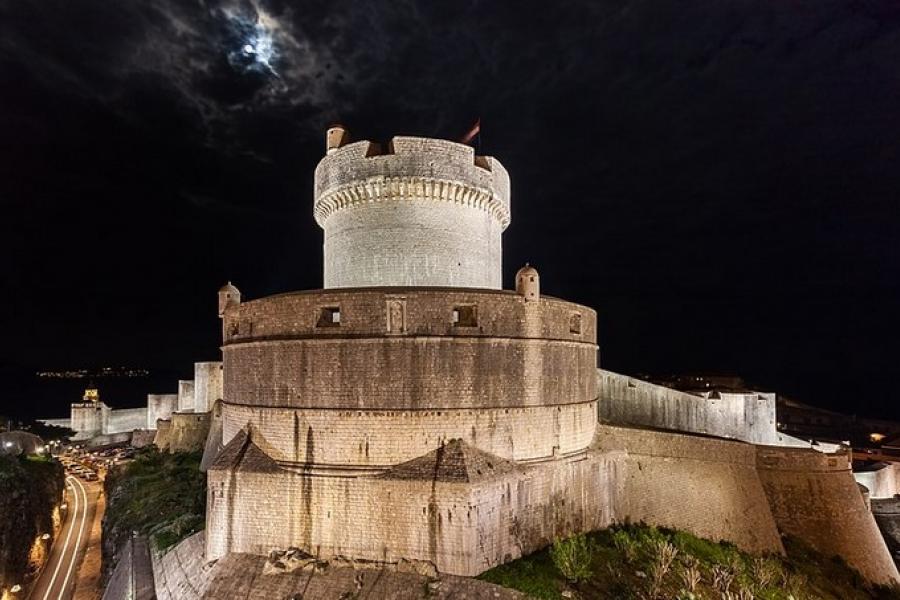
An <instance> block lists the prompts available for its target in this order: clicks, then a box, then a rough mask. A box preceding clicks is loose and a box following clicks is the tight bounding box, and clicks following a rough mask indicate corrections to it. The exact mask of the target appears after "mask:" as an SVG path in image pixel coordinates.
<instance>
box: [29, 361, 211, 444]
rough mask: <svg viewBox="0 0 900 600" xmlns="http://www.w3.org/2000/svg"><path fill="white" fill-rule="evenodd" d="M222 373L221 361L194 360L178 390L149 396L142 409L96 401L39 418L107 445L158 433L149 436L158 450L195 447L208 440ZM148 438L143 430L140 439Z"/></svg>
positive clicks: (81, 436)
mask: <svg viewBox="0 0 900 600" xmlns="http://www.w3.org/2000/svg"><path fill="white" fill-rule="evenodd" d="M222 373H223V370H222V363H221V362H218V361H216V362H198V363H194V379H192V380H182V381H179V382H178V393H177V394H147V406H146V407H141V408H124V409H111V408H110V407H109V406H107V405H106V404H105V403H103V402H100V401H97V402H76V403H73V404H72V406H71V416H70V418H68V419H42V420H41V422H43V423H45V424H49V425H58V426H61V427H71V428H72V429H73V430H74V431H75V432H76V435H75V438H74V439H76V440H81V441H85V440H95V441H96V442H97V443H99V442H104V443H110V442H108V441H107V440H113V439H115V440H117V441H121V439H120V438H121V434H125V433H131V432H133V431H138V430H141V431H156V434H155V435H154V437H153V440H154V443H156V444H157V446H159V447H160V448H165V449H172V451H176V450H199V449H202V448H203V447H204V445H205V443H206V437H207V433H208V431H209V424H210V418H209V411H210V410H211V408H212V406H214V405H215V403H216V401H218V400H220V399H221V398H222ZM182 409H183V410H182ZM179 415H180V416H179ZM173 419H174V421H175V422H174V426H173ZM170 435H173V436H174V438H172V439H170V438H169V436H170ZM110 436H118V437H110ZM147 437H148V434H142V435H141V436H140V440H141V442H143V440H145V439H146V438H147Z"/></svg>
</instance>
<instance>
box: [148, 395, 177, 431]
mask: <svg viewBox="0 0 900 600" xmlns="http://www.w3.org/2000/svg"><path fill="white" fill-rule="evenodd" d="M176 410H178V394H147V425H146V427H147V429H156V422H157V421H158V420H159V419H171V418H172V413H173V412H175V411H176Z"/></svg>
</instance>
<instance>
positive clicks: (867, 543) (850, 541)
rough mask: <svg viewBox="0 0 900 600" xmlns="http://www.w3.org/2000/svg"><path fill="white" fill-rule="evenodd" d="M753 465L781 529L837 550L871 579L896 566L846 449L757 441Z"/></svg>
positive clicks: (883, 577)
mask: <svg viewBox="0 0 900 600" xmlns="http://www.w3.org/2000/svg"><path fill="white" fill-rule="evenodd" d="M756 451H757V471H758V473H759V477H760V480H761V481H762V484H763V489H764V490H765V493H766V496H767V498H768V500H769V506H770V508H771V511H772V515H773V516H774V518H775V522H776V524H777V525H778V529H779V530H780V531H781V533H783V534H786V535H792V536H795V537H797V538H799V539H801V540H803V541H805V542H806V543H808V544H809V545H810V546H812V547H813V548H815V549H816V550H818V551H819V552H821V553H823V554H825V555H826V556H840V557H842V558H843V559H844V560H845V561H846V562H847V564H849V565H850V566H851V567H853V568H855V569H857V570H858V571H859V572H860V573H862V574H863V575H864V576H865V577H866V578H868V579H869V580H871V581H873V582H876V583H894V582H900V575H898V572H897V567H896V566H895V565H894V561H893V560H892V559H891V555H890V553H889V552H888V549H887V546H886V545H885V542H884V540H883V539H882V537H881V534H880V533H879V530H878V527H877V525H876V523H875V519H874V518H873V516H872V513H871V512H870V511H869V509H868V508H867V506H866V503H865V501H864V499H863V496H862V494H861V493H860V490H859V488H858V486H857V483H856V480H855V479H854V478H853V474H852V472H851V471H850V460H849V454H848V453H846V452H844V453H839V454H823V453H821V452H816V451H814V450H806V449H794V448H776V447H765V446H759V447H757V449H756Z"/></svg>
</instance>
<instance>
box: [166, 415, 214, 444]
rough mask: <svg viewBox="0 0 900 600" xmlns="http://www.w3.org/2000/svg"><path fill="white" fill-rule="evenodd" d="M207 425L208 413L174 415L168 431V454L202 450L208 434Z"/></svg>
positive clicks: (208, 421)
mask: <svg viewBox="0 0 900 600" xmlns="http://www.w3.org/2000/svg"><path fill="white" fill-rule="evenodd" d="M160 422H161V423H162V421H160ZM209 423H210V419H209V413H174V414H173V415H172V421H171V427H170V430H169V439H168V441H169V444H168V450H169V451H170V452H195V451H197V450H202V449H203V447H204V446H205V445H206V437H207V435H208V434H209ZM157 445H158V444H157Z"/></svg>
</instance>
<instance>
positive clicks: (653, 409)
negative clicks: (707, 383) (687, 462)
mask: <svg viewBox="0 0 900 600" xmlns="http://www.w3.org/2000/svg"><path fill="white" fill-rule="evenodd" d="M597 374H598V387H599V391H600V398H601V401H600V403H599V406H600V420H601V421H602V422H606V423H611V424H615V425H632V426H637V427H651V428H655V429H667V430H670V431H684V432H690V433H701V434H706V435H714V436H717V437H725V438H732V439H736V440H742V441H745V442H751V443H754V444H777V443H778V434H777V431H776V422H775V396H774V394H752V393H751V394H721V397H720V398H703V397H700V396H695V395H693V394H686V393H684V392H679V391H677V390H673V389H670V388H666V387H663V386H659V385H654V384H652V383H647V382H646V381H641V380H639V379H634V378H632V377H628V376H626V375H620V374H618V373H613V372H611V371H605V370H603V369H598V370H597Z"/></svg>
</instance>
